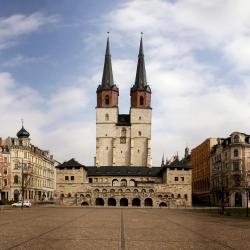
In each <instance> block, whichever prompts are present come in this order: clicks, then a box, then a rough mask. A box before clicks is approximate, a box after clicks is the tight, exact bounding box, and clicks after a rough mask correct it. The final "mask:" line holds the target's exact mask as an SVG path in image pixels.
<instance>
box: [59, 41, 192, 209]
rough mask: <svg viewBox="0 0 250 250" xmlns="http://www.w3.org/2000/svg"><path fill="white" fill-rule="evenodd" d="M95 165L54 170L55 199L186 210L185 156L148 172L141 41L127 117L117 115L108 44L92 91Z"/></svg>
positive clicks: (147, 98)
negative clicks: (100, 79) (96, 82)
mask: <svg viewBox="0 0 250 250" xmlns="http://www.w3.org/2000/svg"><path fill="white" fill-rule="evenodd" d="M96 92H97V107H96V162H95V163H96V164H95V166H93V167H89V166H88V167H86V166H84V165H82V164H80V163H78V162H77V161H75V160H74V159H71V160H69V161H66V162H64V163H63V164H61V165H58V166H57V167H56V169H57V170H56V171H57V197H58V198H59V200H60V202H61V204H64V205H78V206H118V207H120V206H128V207H177V206H183V207H186V206H191V205H192V195H191V173H192V170H191V167H190V159H189V156H188V155H186V156H187V157H185V159H183V160H181V161H179V160H178V158H176V157H175V158H174V161H172V162H168V163H167V164H166V165H164V164H163V165H162V166H161V167H151V165H152V159H151V119H152V109H151V89H150V87H149V85H148V84H147V80H146V71H145V65H144V54H143V48H142V40H141V43H140V50H139V56H138V64H137V72H136V80H135V84H134V85H133V86H132V88H131V90H130V96H131V107H130V112H129V114H119V109H118V96H119V89H118V87H117V86H116V85H115V84H114V82H113V73H112V67H111V55H110V49H109V39H108V41H107V48H106V54H105V62H104V70H103V77H102V83H101V84H100V85H99V86H98V88H97V91H96Z"/></svg>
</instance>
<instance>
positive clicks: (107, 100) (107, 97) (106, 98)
mask: <svg viewBox="0 0 250 250" xmlns="http://www.w3.org/2000/svg"><path fill="white" fill-rule="evenodd" d="M105 104H106V105H109V96H108V95H106V96H105Z"/></svg>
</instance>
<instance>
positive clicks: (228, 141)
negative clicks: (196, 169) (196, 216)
mask: <svg viewBox="0 0 250 250" xmlns="http://www.w3.org/2000/svg"><path fill="white" fill-rule="evenodd" d="M211 159H212V172H211V202H212V205H224V206H232V207H234V206H238V207H246V206H247V203H248V204H249V205H250V195H249V191H250V190H249V188H250V135H247V134H245V133H241V132H234V133H232V134H231V135H230V136H229V137H227V138H218V142H217V144H216V145H214V146H213V148H212V151H211ZM222 202H223V204H222Z"/></svg>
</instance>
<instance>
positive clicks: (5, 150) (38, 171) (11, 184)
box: [0, 126, 56, 201]
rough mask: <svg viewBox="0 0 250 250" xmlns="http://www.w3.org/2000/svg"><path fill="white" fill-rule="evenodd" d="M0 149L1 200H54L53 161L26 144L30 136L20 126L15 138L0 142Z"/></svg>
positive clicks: (48, 156) (36, 148)
mask: <svg viewBox="0 0 250 250" xmlns="http://www.w3.org/2000/svg"><path fill="white" fill-rule="evenodd" d="M0 146H1V147H0V148H1V153H0V170H1V166H2V178H1V177H0V178H1V179H2V181H1V182H2V189H1V198H2V200H20V199H21V197H22V196H23V197H24V199H29V200H31V201H37V200H47V199H52V198H53V197H54V191H55V187H56V183H55V181H56V176H55V174H56V171H55V163H56V161H55V160H54V159H53V156H52V155H50V154H49V151H46V150H41V149H39V148H38V147H36V146H34V145H32V144H31V143H30V134H29V132H28V131H27V130H25V129H24V127H23V126H22V128H21V129H20V131H18V133H17V137H8V138H7V139H5V140H1V145H0ZM1 158H2V161H1ZM0 176H1V175H0ZM1 179H0V180H1Z"/></svg>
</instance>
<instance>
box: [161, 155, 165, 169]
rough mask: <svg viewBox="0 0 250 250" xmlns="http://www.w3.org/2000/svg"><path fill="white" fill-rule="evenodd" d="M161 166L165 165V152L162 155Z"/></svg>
mask: <svg viewBox="0 0 250 250" xmlns="http://www.w3.org/2000/svg"><path fill="white" fill-rule="evenodd" d="M161 166H162V167H163V166H164V154H163V155H162V160H161Z"/></svg>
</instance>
